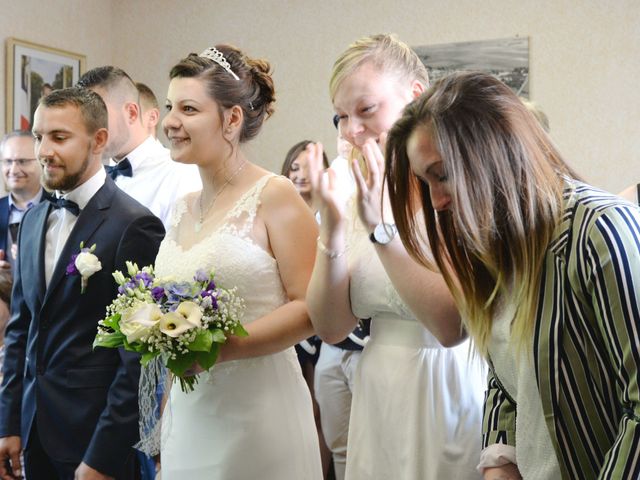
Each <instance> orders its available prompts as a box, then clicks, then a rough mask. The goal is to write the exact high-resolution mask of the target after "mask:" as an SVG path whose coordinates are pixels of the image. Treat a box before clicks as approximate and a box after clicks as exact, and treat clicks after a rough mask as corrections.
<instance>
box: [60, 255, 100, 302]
mask: <svg viewBox="0 0 640 480" xmlns="http://www.w3.org/2000/svg"><path fill="white" fill-rule="evenodd" d="M95 249H96V244H95V243H94V244H93V245H92V246H91V248H85V247H84V242H80V252H78V253H74V254H73V255H71V261H70V262H69V265H67V270H66V273H67V275H80V276H81V277H82V278H81V287H80V293H84V291H85V290H86V288H87V285H88V283H89V277H90V276H91V275H93V274H94V273H96V272H99V271H100V270H102V264H101V263H100V260H98V257H96V256H95V255H94V254H93V252H94V251H95Z"/></svg>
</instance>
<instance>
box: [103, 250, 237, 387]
mask: <svg viewBox="0 0 640 480" xmlns="http://www.w3.org/2000/svg"><path fill="white" fill-rule="evenodd" d="M127 271H128V274H129V277H125V276H124V274H123V273H122V272H120V271H116V272H114V273H113V278H114V279H115V281H116V282H117V284H118V285H119V287H118V296H117V297H116V298H115V300H114V301H113V302H112V303H111V305H109V306H108V307H107V317H106V318H104V319H103V320H100V321H99V322H98V333H97V335H96V338H95V340H94V342H93V346H94V348H95V347H108V348H118V347H124V348H125V350H130V351H134V352H138V353H140V354H141V356H142V357H141V363H142V365H143V367H144V366H146V365H147V364H148V363H149V362H150V361H151V360H152V359H154V358H156V357H158V358H159V359H160V360H161V362H162V364H164V366H165V367H166V368H167V369H168V370H169V371H170V372H171V373H172V374H173V378H174V381H176V380H179V381H180V387H181V388H182V391H183V392H190V391H192V390H193V385H194V384H195V383H197V381H198V377H197V376H194V375H186V374H187V372H188V370H189V369H190V368H191V367H192V366H193V365H195V364H196V363H197V364H198V365H200V367H202V369H204V370H209V369H210V368H211V367H212V366H213V365H214V364H215V362H216V359H217V358H218V350H219V348H220V345H221V344H223V343H225V341H226V340H227V336H228V335H236V336H239V337H244V336H246V335H247V331H246V330H245V329H244V328H243V326H242V324H241V323H240V319H241V317H242V314H243V311H244V302H243V300H242V299H241V298H239V297H238V296H237V295H236V289H235V288H233V289H225V288H222V287H220V286H219V285H217V284H216V283H215V281H214V273H213V272H211V273H207V272H205V271H202V270H199V271H198V272H196V274H195V276H194V279H193V282H176V281H172V280H170V279H158V278H155V275H154V271H153V267H152V266H147V267H144V268H142V269H139V268H138V266H137V265H136V264H135V263H131V262H127Z"/></svg>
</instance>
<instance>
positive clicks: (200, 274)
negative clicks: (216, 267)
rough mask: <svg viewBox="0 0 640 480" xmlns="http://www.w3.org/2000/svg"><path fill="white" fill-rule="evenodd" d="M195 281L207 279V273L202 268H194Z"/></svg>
mask: <svg viewBox="0 0 640 480" xmlns="http://www.w3.org/2000/svg"><path fill="white" fill-rule="evenodd" d="M193 279H194V280H195V281H196V282H206V281H207V280H209V274H208V273H207V272H206V271H205V270H202V269H199V270H196V274H195V275H194V276H193Z"/></svg>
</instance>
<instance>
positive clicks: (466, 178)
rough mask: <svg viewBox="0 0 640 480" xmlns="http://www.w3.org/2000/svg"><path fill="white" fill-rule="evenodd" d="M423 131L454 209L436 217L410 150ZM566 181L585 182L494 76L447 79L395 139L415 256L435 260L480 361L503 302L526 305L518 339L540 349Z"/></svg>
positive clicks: (402, 207) (401, 198)
mask: <svg viewBox="0 0 640 480" xmlns="http://www.w3.org/2000/svg"><path fill="white" fill-rule="evenodd" d="M416 131H420V132H422V133H423V134H426V135H429V136H430V138H431V139H432V141H433V143H434V146H435V148H436V150H437V151H438V152H439V154H440V156H441V159H442V163H443V168H444V174H445V175H446V177H447V185H448V188H449V191H450V195H451V202H452V203H451V205H452V207H451V209H450V210H448V211H443V212H438V213H437V214H436V212H435V211H434V208H433V205H432V203H431V196H430V192H429V185H428V184H427V183H425V182H422V181H420V180H419V179H418V178H417V177H416V176H415V175H413V174H412V173H411V170H410V165H409V158H408V155H407V142H408V140H409V138H410V137H411V135H412V134H413V133H414V132H416ZM564 176H567V177H573V178H577V175H576V174H575V173H574V172H573V170H572V169H571V168H570V167H569V166H568V165H567V164H566V163H565V162H564V160H563V159H562V157H561V155H560V153H559V152H558V150H557V149H556V147H555V146H554V144H553V142H552V140H551V139H550V137H549V136H548V135H547V134H546V132H545V131H544V130H543V129H542V128H541V126H540V124H539V123H538V122H537V121H536V120H535V118H534V117H533V116H532V115H531V114H530V113H529V112H528V111H527V110H526V108H525V107H524V105H523V104H522V102H521V101H520V100H519V99H518V97H517V96H516V95H515V94H514V93H513V92H512V91H511V90H510V89H509V87H507V86H506V85H504V84H503V83H502V82H501V81H499V80H497V79H496V78H494V77H492V76H490V75H488V74H484V73H461V74H453V75H450V76H448V77H445V78H443V79H441V80H439V81H438V82H436V84H435V85H434V86H433V87H432V88H431V90H429V91H428V92H427V93H425V94H424V95H423V96H422V97H420V98H419V99H417V100H415V101H414V102H412V103H411V104H409V105H408V106H407V107H406V109H405V111H404V114H403V116H402V117H401V118H400V119H399V120H398V121H397V122H396V124H395V125H394V127H393V128H392V129H391V131H390V132H389V136H388V140H387V151H386V181H387V182H388V186H389V196H390V200H391V205H392V210H393V215H394V218H395V221H396V225H397V227H398V230H399V232H400V236H401V238H402V240H403V242H404V244H405V245H406V247H407V251H408V252H409V253H410V254H411V255H412V256H413V257H414V258H415V259H416V260H418V261H419V262H420V263H422V264H423V265H426V266H430V267H434V265H433V262H432V261H431V260H429V255H428V254H426V252H424V251H423V250H422V246H421V244H420V242H419V238H418V233H417V232H418V231H419V228H417V226H416V215H417V213H418V212H419V211H420V209H422V210H423V215H424V221H425V223H426V229H427V234H428V236H429V243H430V246H431V254H432V256H433V259H434V260H435V263H436V265H437V267H438V268H439V269H440V271H441V272H442V274H443V276H444V279H445V281H446V282H447V285H448V286H449V288H450V290H451V291H452V293H453V295H454V298H455V299H456V302H457V304H458V307H459V308H460V310H461V313H462V315H463V318H464V320H465V322H466V327H467V330H468V331H469V333H470V334H471V335H472V337H473V338H474V340H475V341H476V345H477V346H478V348H479V350H480V352H481V353H482V354H484V355H486V354H487V345H488V341H489V338H490V335H491V328H492V325H493V316H494V314H495V313H496V306H497V302H496V300H497V299H498V298H499V297H500V296H502V295H509V298H508V300H509V301H514V302H515V303H516V305H517V310H516V314H515V315H516V316H515V319H514V322H513V326H512V338H513V340H514V342H515V344H516V345H517V346H518V347H522V346H524V345H525V344H526V342H527V341H530V340H531V334H532V332H533V326H534V322H535V314H536V308H537V300H538V294H539V284H540V276H541V272H542V268H543V264H544V259H545V255H546V251H547V249H548V247H549V243H550V241H551V239H552V237H553V232H554V229H555V228H556V226H557V225H558V223H559V221H560V218H561V215H562V213H563V201H562V195H563V189H564V178H563V177H564Z"/></svg>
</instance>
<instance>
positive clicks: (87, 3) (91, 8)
mask: <svg viewBox="0 0 640 480" xmlns="http://www.w3.org/2000/svg"><path fill="white" fill-rule="evenodd" d="M112 7H113V3H112V1H111V0H109V1H103V0H46V1H43V0H40V1H38V0H19V1H13V0H0V42H1V44H2V45H1V46H0V62H1V65H2V69H3V75H0V132H4V131H5V130H6V126H5V108H6V107H5V105H6V103H5V100H6V99H5V91H6V83H5V82H6V75H7V74H6V39H7V38H9V37H15V38H18V39H20V40H28V41H30V42H33V43H38V44H42V45H46V46H48V47H52V48H58V49H61V50H67V51H70V52H77V53H80V54H83V55H86V56H87V68H93V67H97V66H99V65H104V64H105V63H109V62H111V61H112V58H113V49H112V43H113V39H114V35H113V32H112V28H111V25H112V20H113V12H112V10H113V8H112Z"/></svg>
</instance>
